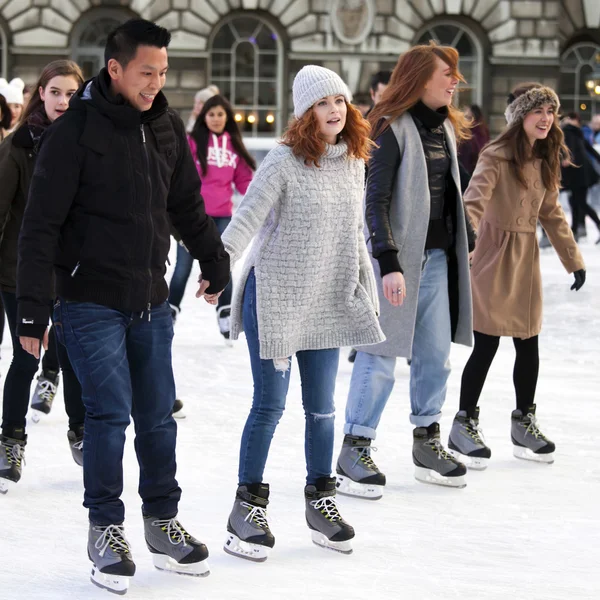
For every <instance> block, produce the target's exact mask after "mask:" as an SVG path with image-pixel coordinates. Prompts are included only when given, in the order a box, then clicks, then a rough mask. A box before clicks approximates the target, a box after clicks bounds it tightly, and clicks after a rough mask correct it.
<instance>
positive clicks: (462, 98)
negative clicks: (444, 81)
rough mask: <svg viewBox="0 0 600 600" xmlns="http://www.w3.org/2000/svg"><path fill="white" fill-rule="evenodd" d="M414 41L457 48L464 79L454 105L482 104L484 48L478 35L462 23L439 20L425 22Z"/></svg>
mask: <svg viewBox="0 0 600 600" xmlns="http://www.w3.org/2000/svg"><path fill="white" fill-rule="evenodd" d="M416 39H417V44H427V43H428V42H429V41H430V40H435V41H436V42H438V43H439V44H444V45H445V46H452V47H453V48H456V50H457V51H458V53H459V55H460V59H459V69H460V72H461V73H462V74H463V76H464V78H465V79H466V80H467V83H466V84H464V83H463V84H460V85H459V87H458V93H457V94H456V95H455V98H454V104H456V106H463V107H465V106H469V105H471V104H479V105H480V106H481V103H482V89H481V88H482V85H481V82H482V78H483V49H482V47H481V44H480V42H479V40H478V39H477V36H476V35H474V34H473V33H472V32H471V31H469V30H468V29H467V28H466V27H465V26H464V25H463V24H462V23H456V22H453V21H438V22H435V23H433V24H431V25H428V26H427V27H426V28H425V29H424V30H422V31H421V32H420V33H419V35H418V36H417V38H416Z"/></svg>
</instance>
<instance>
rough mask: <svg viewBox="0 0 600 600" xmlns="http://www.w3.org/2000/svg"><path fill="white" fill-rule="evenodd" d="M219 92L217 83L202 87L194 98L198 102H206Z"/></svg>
mask: <svg viewBox="0 0 600 600" xmlns="http://www.w3.org/2000/svg"><path fill="white" fill-rule="evenodd" d="M219 93H220V92H219V88H218V87H217V86H216V85H209V86H208V87H205V88H203V89H201V90H200V91H199V92H196V95H195V96H194V100H195V101H196V102H206V101H207V100H209V99H210V98H212V97H213V96H216V95H217V94H219Z"/></svg>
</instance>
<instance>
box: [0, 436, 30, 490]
mask: <svg viewBox="0 0 600 600" xmlns="http://www.w3.org/2000/svg"><path fill="white" fill-rule="evenodd" d="M21 432H22V430H21ZM26 444H27V436H26V435H25V436H24V439H16V438H13V437H7V436H5V435H0V494H6V493H8V490H9V489H10V488H11V487H12V486H13V485H15V484H16V483H18V481H19V479H21V474H22V472H23V465H24V464H25V445H26Z"/></svg>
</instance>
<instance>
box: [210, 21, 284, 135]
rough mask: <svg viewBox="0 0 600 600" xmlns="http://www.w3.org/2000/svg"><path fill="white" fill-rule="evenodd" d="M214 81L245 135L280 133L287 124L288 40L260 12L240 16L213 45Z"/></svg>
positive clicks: (221, 29) (222, 30)
mask: <svg viewBox="0 0 600 600" xmlns="http://www.w3.org/2000/svg"><path fill="white" fill-rule="evenodd" d="M210 62H211V68H210V81H209V83H211V84H215V85H216V86H218V87H219V89H220V90H221V93H222V94H223V96H225V97H226V98H227V99H228V100H229V101H230V102H231V104H232V105H233V108H234V110H235V116H236V117H235V118H236V121H237V122H238V124H239V125H240V129H241V131H242V133H244V134H245V135H250V136H278V135H280V133H281V128H282V115H281V90H280V86H279V83H278V82H279V81H281V80H282V79H283V78H282V71H283V56H282V43H281V40H280V39H279V36H278V35H277V33H276V31H275V30H274V29H273V28H272V27H271V25H269V24H268V23H267V22H266V21H264V20H263V19H261V18H260V17H258V16H256V15H244V16H240V15H234V16H232V17H231V18H229V19H227V20H226V21H225V22H223V23H222V24H221V26H220V27H219V28H218V29H217V30H216V32H215V33H214V35H213V37H212V41H211V44H210Z"/></svg>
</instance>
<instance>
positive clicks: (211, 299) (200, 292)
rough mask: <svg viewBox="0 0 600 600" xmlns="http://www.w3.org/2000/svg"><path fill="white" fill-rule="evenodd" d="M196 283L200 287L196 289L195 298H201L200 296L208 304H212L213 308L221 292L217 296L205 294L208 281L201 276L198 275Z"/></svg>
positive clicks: (208, 285)
mask: <svg viewBox="0 0 600 600" xmlns="http://www.w3.org/2000/svg"><path fill="white" fill-rule="evenodd" d="M198 283H199V284H200V287H199V288H198V291H197V292H196V298H202V296H204V299H205V300H206V301H207V302H208V303H209V304H212V305H213V306H215V305H216V304H217V302H218V300H219V296H220V295H221V294H222V293H223V292H222V291H221V292H219V293H217V294H207V293H206V290H207V289H208V288H209V287H210V281H208V279H202V275H200V277H198Z"/></svg>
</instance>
